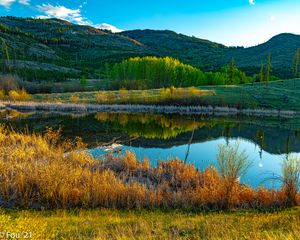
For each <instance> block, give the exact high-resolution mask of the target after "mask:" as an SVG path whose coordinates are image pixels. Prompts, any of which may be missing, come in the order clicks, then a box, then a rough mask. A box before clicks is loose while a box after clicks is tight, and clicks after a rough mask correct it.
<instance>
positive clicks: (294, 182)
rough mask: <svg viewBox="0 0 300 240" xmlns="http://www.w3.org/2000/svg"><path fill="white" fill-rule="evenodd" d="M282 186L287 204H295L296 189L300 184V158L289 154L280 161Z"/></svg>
mask: <svg viewBox="0 0 300 240" xmlns="http://www.w3.org/2000/svg"><path fill="white" fill-rule="evenodd" d="M282 175H283V179H282V181H283V187H284V190H285V194H286V201H287V206H290V207H291V206H295V205H297V191H298V188H299V186H300V159H299V158H298V157H297V155H294V154H291V155H289V156H288V157H287V158H286V159H284V160H283V162H282Z"/></svg>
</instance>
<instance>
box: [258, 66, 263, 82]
mask: <svg viewBox="0 0 300 240" xmlns="http://www.w3.org/2000/svg"><path fill="white" fill-rule="evenodd" d="M258 77H259V82H263V81H264V65H263V63H261V67H260V71H259V74H258Z"/></svg>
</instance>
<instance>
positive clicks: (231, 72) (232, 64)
mask: <svg viewBox="0 0 300 240" xmlns="http://www.w3.org/2000/svg"><path fill="white" fill-rule="evenodd" d="M235 69H236V64H235V60H234V58H232V59H231V61H230V63H229V65H228V83H229V84H232V83H234V78H235Z"/></svg>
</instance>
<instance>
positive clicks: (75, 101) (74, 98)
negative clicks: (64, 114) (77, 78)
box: [70, 95, 79, 103]
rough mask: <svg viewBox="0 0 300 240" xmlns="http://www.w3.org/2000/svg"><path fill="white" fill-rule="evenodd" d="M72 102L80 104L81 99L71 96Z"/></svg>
mask: <svg viewBox="0 0 300 240" xmlns="http://www.w3.org/2000/svg"><path fill="white" fill-rule="evenodd" d="M70 101H71V102H72V103H78V102H79V97H78V96H77V95H71V96H70Z"/></svg>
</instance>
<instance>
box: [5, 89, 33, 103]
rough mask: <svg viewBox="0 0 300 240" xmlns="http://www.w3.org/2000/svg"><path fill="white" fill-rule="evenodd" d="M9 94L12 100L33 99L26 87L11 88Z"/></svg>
mask: <svg viewBox="0 0 300 240" xmlns="http://www.w3.org/2000/svg"><path fill="white" fill-rule="evenodd" d="M8 96H9V99H10V100H11V101H30V100H31V99H32V98H31V96H30V95H29V94H28V93H27V92H26V90H25V89H22V90H11V91H9V92H8Z"/></svg>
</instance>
